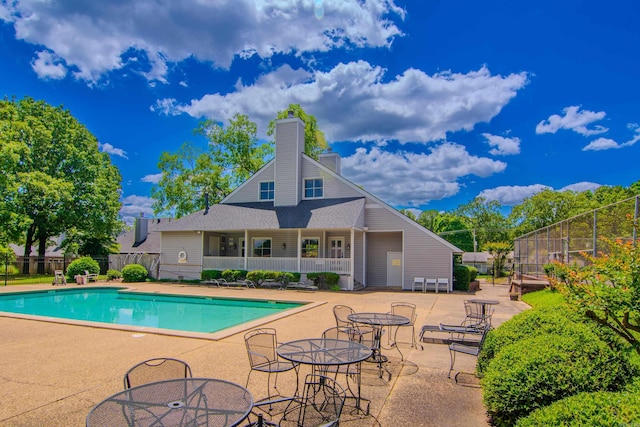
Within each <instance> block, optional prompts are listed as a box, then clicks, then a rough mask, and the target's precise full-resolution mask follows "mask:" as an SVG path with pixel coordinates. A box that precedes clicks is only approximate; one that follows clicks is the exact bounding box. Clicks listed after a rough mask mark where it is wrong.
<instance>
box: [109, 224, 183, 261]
mask: <svg viewBox="0 0 640 427" xmlns="http://www.w3.org/2000/svg"><path fill="white" fill-rule="evenodd" d="M148 221H149V222H148V223H147V233H148V234H147V238H146V239H145V240H144V241H142V243H139V244H138V245H136V243H135V239H136V232H135V228H131V230H127V231H126V232H124V233H122V234H120V235H119V236H118V238H117V239H116V242H117V243H118V244H119V245H120V253H121V254H128V253H146V254H159V253H160V233H159V232H158V229H159V228H160V227H161V226H162V225H164V223H165V222H166V223H168V222H169V221H172V220H170V219H163V218H149V219H148Z"/></svg>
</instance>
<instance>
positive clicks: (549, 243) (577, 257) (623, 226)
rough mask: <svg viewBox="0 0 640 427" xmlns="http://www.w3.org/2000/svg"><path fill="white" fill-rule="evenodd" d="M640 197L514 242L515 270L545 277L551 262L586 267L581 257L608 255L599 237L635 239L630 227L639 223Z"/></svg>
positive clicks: (551, 226)
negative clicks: (636, 222) (585, 255)
mask: <svg viewBox="0 0 640 427" xmlns="http://www.w3.org/2000/svg"><path fill="white" fill-rule="evenodd" d="M639 209H640V196H636V197H632V198H630V199H627V200H623V201H621V202H618V203H614V204H611V205H608V206H604V207H602V208H598V209H595V210H593V211H590V212H587V213H584V214H580V215H577V216H574V217H573V218H569V219H566V220H564V221H560V222H557V223H555V224H553V225H550V226H547V227H544V228H540V229H538V230H536V231H532V232H531V233H528V234H525V235H523V236H520V237H518V238H516V239H515V240H514V244H513V248H514V270H515V271H516V273H517V274H519V275H520V276H521V277H522V276H529V277H535V278H538V277H544V275H545V273H544V268H543V267H544V265H545V264H548V263H550V262H551V261H559V262H562V263H566V264H573V263H577V264H581V265H584V264H585V263H586V261H585V257H584V255H583V253H588V254H590V255H593V256H598V254H599V253H605V254H606V253H609V248H608V247H607V244H606V242H604V241H603V240H602V237H607V238H609V239H614V240H617V239H622V240H631V239H634V240H635V239H637V238H638V236H637V235H636V231H635V229H634V227H633V223H634V222H635V221H636V220H637V219H638V216H639Z"/></svg>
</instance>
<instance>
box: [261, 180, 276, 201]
mask: <svg viewBox="0 0 640 427" xmlns="http://www.w3.org/2000/svg"><path fill="white" fill-rule="evenodd" d="M274 193H275V183H274V182H273V181H264V182H261V183H260V200H273V198H274Z"/></svg>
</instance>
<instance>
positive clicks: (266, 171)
mask: <svg viewBox="0 0 640 427" xmlns="http://www.w3.org/2000/svg"><path fill="white" fill-rule="evenodd" d="M274 180H275V162H271V163H269V164H268V165H267V166H265V167H264V168H262V169H260V170H259V171H258V172H256V174H255V175H253V176H252V177H251V178H249V179H248V180H247V181H245V182H244V183H243V184H242V185H241V186H239V187H238V188H237V189H236V190H235V191H234V192H233V193H232V194H230V195H229V197H227V199H226V200H225V203H250V202H259V201H260V183H261V182H263V181H274Z"/></svg>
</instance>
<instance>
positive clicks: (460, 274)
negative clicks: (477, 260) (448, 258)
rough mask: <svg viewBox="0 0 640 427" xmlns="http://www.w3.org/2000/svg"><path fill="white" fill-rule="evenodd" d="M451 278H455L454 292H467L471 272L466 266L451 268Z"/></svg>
mask: <svg viewBox="0 0 640 427" xmlns="http://www.w3.org/2000/svg"><path fill="white" fill-rule="evenodd" d="M476 271H477V270H476ZM476 274H477V273H476ZM453 277H454V278H455V280H454V282H453V283H454V286H455V289H456V290H458V291H468V290H469V283H470V282H471V271H470V269H469V267H467V266H466V265H456V266H455V267H453Z"/></svg>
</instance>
